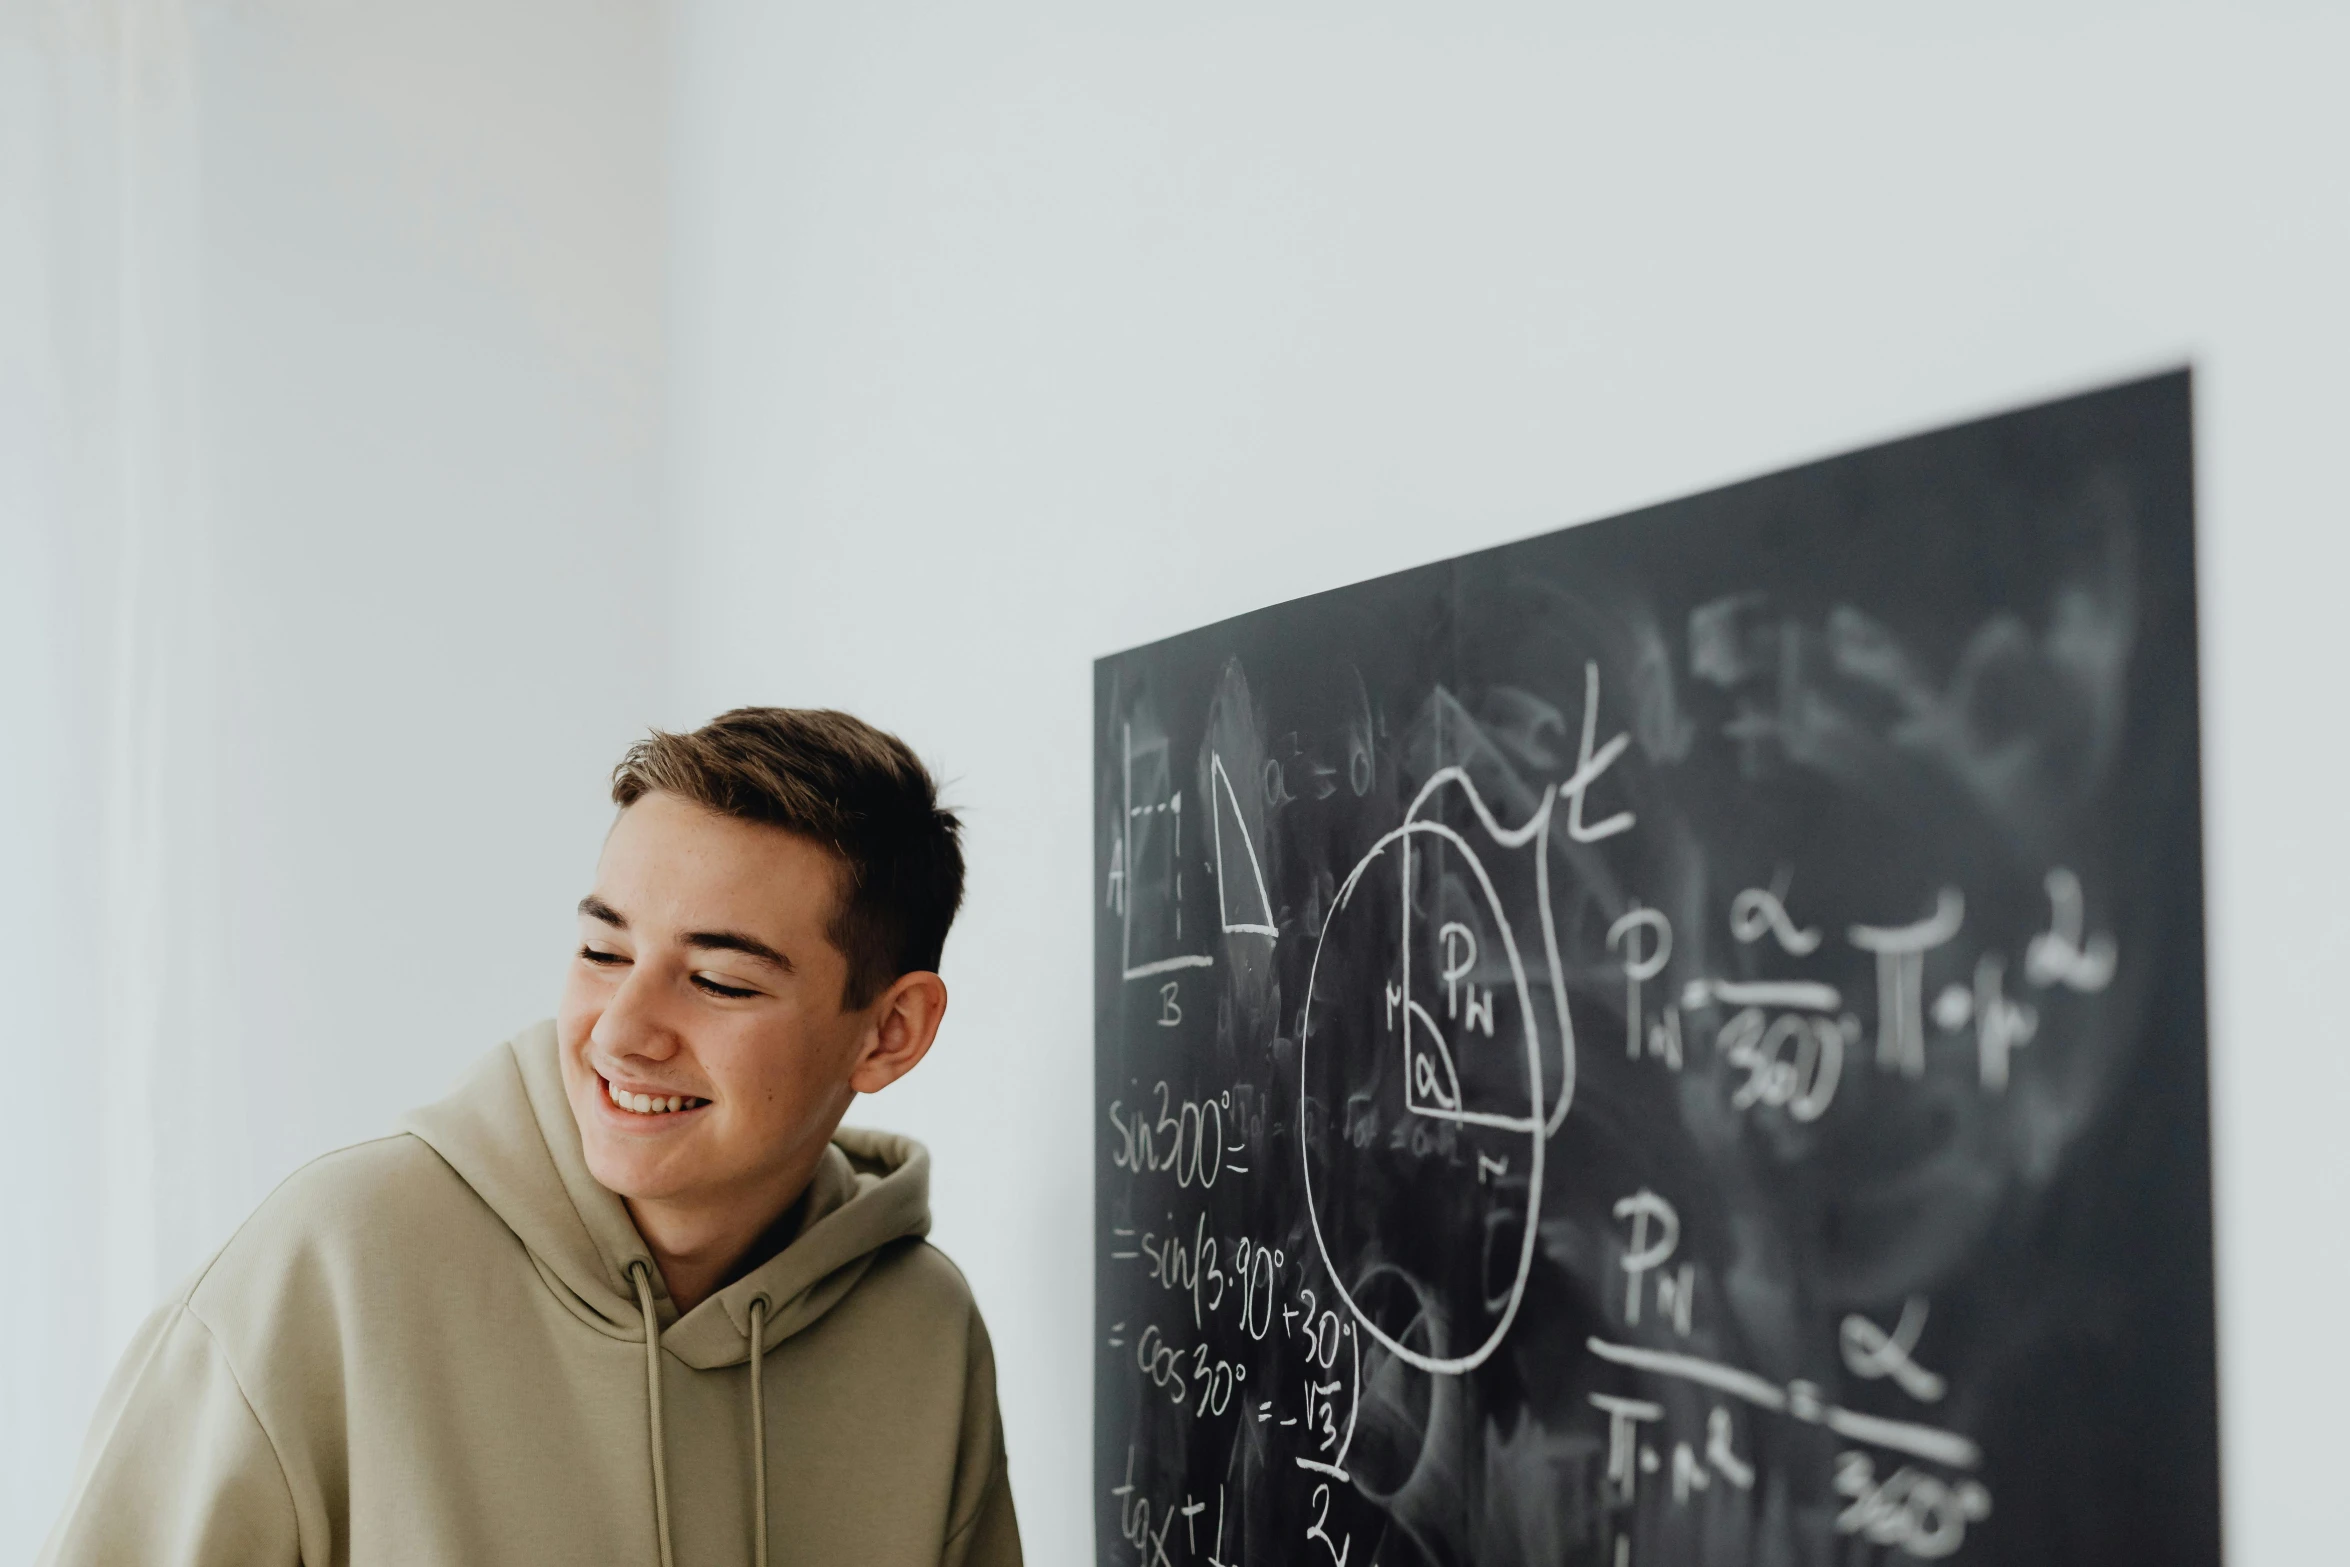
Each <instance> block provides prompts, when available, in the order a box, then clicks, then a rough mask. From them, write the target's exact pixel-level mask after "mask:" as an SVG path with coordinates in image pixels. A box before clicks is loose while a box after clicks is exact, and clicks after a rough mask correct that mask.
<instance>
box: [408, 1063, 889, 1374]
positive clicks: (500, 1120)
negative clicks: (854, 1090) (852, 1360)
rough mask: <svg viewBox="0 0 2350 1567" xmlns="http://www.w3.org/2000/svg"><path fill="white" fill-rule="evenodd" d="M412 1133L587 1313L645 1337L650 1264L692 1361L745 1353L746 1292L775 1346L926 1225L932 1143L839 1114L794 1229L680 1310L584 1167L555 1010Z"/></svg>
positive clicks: (662, 1314) (680, 1350) (665, 1339)
mask: <svg viewBox="0 0 2350 1567" xmlns="http://www.w3.org/2000/svg"><path fill="white" fill-rule="evenodd" d="M401 1125H402V1129H403V1130H405V1131H408V1132H412V1133H414V1134H415V1135H416V1136H417V1137H418V1138H420V1139H422V1140H423V1141H424V1142H425V1143H426V1144H427V1145H429V1146H430V1147H431V1148H432V1150H433V1151H434V1152H435V1153H437V1154H439V1155H440V1156H441V1158H442V1159H443V1160H445V1161H446V1162H447V1163H448V1165H449V1167H450V1168H451V1169H452V1170H454V1171H456V1172H457V1175H458V1176H459V1178H460V1179H462V1180H463V1181H464V1182H465V1183H466V1185H468V1186H470V1187H471V1188H472V1189H473V1191H474V1193H475V1194H476V1195H477V1196H479V1197H480V1198H481V1200H482V1201H483V1202H484V1203H485V1204H487V1205H488V1207H489V1208H490V1210H491V1212H493V1213H495V1214H496V1215H497V1216H498V1218H499V1219H500V1220H502V1221H503V1222H504V1223H505V1225H506V1227H507V1228H508V1229H509V1230H511V1231H513V1233H514V1237H515V1239H516V1240H518V1241H520V1242H521V1243H522V1247H523V1250H524V1251H525V1252H527V1253H528V1254H529V1256H530V1260H531V1263H532V1265H533V1266H534V1267H535V1268H536V1269H537V1270H538V1273H539V1277H540V1278H541V1279H542V1280H544V1281H545V1283H546V1285H547V1287H548V1288H549V1289H550V1290H552V1291H554V1292H555V1293H556V1295H557V1296H558V1297H559V1298H561V1299H562V1300H563V1302H564V1304H565V1305H566V1306H568V1307H569V1308H570V1309H571V1310H572V1311H573V1312H574V1313H576V1314H577V1315H578V1316H579V1317H580V1318H581V1319H582V1320H583V1321H585V1322H587V1323H588V1324H589V1325H590V1326H592V1327H595V1328H597V1329H599V1330H600V1331H603V1332H605V1333H609V1334H611V1335H612V1336H613V1337H615V1338H621V1339H632V1340H634V1339H642V1337H643V1336H644V1333H645V1324H644V1313H643V1311H642V1309H641V1308H640V1306H639V1304H638V1296H637V1292H636V1284H635V1281H634V1280H633V1279H632V1278H631V1269H632V1268H633V1267H636V1266H639V1265H641V1266H642V1267H643V1268H644V1269H645V1271H646V1272H647V1273H648V1274H649V1275H650V1277H651V1279H652V1284H653V1291H654V1295H655V1307H656V1310H657V1311H658V1313H659V1321H658V1323H657V1324H656V1325H655V1331H656V1332H657V1333H658V1334H659V1337H660V1340H661V1344H662V1347H663V1348H664V1349H666V1350H667V1351H668V1352H669V1353H670V1354H671V1355H674V1356H675V1357H677V1358H678V1359H679V1360H681V1361H683V1362H684V1363H685V1364H686V1365H688V1366H691V1367H693V1368H694V1369H696V1370H699V1371H707V1370H713V1369H715V1368H717V1367H720V1366H732V1365H739V1364H741V1363H742V1362H744V1361H745V1360H747V1359H749V1358H750V1333H751V1303H752V1302H753V1301H755V1300H758V1299H760V1298H762V1297H764V1298H765V1299H766V1301H767V1303H768V1313H769V1315H768V1319H767V1323H766V1326H765V1330H764V1333H763V1337H764V1339H765V1342H766V1343H767V1344H768V1345H770V1346H772V1345H774V1344H776V1343H778V1342H780V1341H782V1340H784V1339H787V1338H790V1337H791V1336H792V1335H793V1334H795V1333H799V1332H801V1331H803V1330H804V1329H806V1328H807V1327H808V1326H809V1325H810V1324H811V1323H814V1322H817V1321H820V1320H821V1319H822V1318H823V1316H824V1314H825V1313H826V1312H828V1311H830V1310H831V1309H832V1308H833V1307H834V1306H835V1305H837V1304H839V1302H840V1301H841V1299H842V1298H843V1297H844V1296H846V1295H847V1294H848V1292H849V1291H850V1290H851V1289H853V1288H855V1286H856V1284H857V1281H858V1280H859V1279H861V1278H862V1277H864V1274H865V1270H866V1269H867V1268H868V1267H869V1266H871V1264H872V1262H873V1259H874V1257H875V1255H876V1254H877V1253H879V1252H880V1251H881V1249H882V1248H884V1247H886V1246H888V1245H890V1244H891V1243H892V1242H894V1241H898V1240H902V1239H905V1238H907V1237H912V1236H922V1235H927V1234H928V1233H929V1231H930V1154H929V1152H928V1150H926V1149H925V1148H923V1146H922V1145H921V1144H920V1143H918V1142H915V1141H914V1140H913V1139H912V1138H908V1137H898V1136H894V1135H892V1134H889V1133H885V1132H869V1131H860V1130H857V1129H855V1128H851V1127H842V1128H841V1129H840V1130H839V1131H838V1132H836V1133H834V1134H833V1139H832V1143H831V1145H830V1146H829V1147H828V1148H826V1149H825V1151H824V1156H823V1158H822V1159H821V1160H820V1161H819V1162H818V1164H817V1166H816V1173H815V1176H814V1178H813V1179H812V1180H810V1182H809V1184H808V1191H807V1196H806V1198H805V1199H804V1201H803V1202H802V1204H801V1217H800V1222H799V1228H798V1231H797V1233H796V1234H795V1235H794V1236H793V1237H792V1239H791V1240H790V1241H789V1242H788V1243H787V1244H786V1245H785V1246H784V1247H783V1249H782V1250H780V1251H778V1252H777V1253H776V1254H775V1255H774V1256H773V1257H770V1258H769V1259H768V1260H767V1261H766V1262H764V1263H762V1264H760V1265H759V1266H758V1267H757V1268H754V1269H753V1270H751V1272H749V1273H748V1274H746V1275H744V1276H743V1277H742V1278H740V1279H737V1280H736V1281H734V1282H733V1283H732V1284H729V1285H727V1286H726V1287H725V1288H724V1289H722V1290H720V1291H718V1292H717V1293H716V1294H715V1295H712V1296H711V1297H710V1298H709V1299H707V1300H705V1301H703V1302H702V1303H701V1304H699V1305H697V1306H696V1307H694V1309H693V1310H692V1311H689V1312H687V1313H685V1314H684V1315H683V1316H682V1317H681V1316H679V1315H678V1313H677V1309H676V1306H675V1304H674V1303H673V1302H672V1301H671V1300H670V1298H669V1293H668V1286H667V1285H666V1284H665V1283H663V1282H662V1279H661V1269H660V1266H659V1264H658V1263H657V1262H656V1261H655V1260H654V1258H653V1253H652V1249H651V1248H650V1247H648V1246H647V1245H646V1244H645V1242H644V1237H642V1236H641V1235H639V1234H638V1233H637V1229H636V1225H635V1223H634V1221H632V1220H631V1219H630V1218H629V1215H628V1208H627V1206H626V1205H625V1204H623V1203H622V1202H621V1200H620V1198H619V1197H618V1196H617V1195H616V1194H614V1193H613V1192H612V1191H610V1190H609V1189H607V1188H606V1187H604V1186H601V1185H599V1184H598V1183H597V1181H596V1179H595V1177H594V1176H592V1175H590V1174H589V1173H588V1168H587V1156H586V1154H585V1152H584V1151H583V1150H582V1148H581V1146H580V1140H579V1123H578V1122H577V1121H576V1120H574V1119H573V1117H572V1113H571V1101H570V1099H569V1098H568V1097H567V1096H566V1095H565V1094H564V1091H563V1074H562V1068H561V1065H560V1063H559V1062H558V1060H557V1059H556V1043H555V1025H554V1024H553V1023H552V1022H545V1023H541V1024H539V1025H538V1026H537V1027H535V1028H531V1029H528V1030H526V1031H525V1032H523V1033H522V1034H520V1035H517V1036H516V1037H515V1038H514V1039H513V1040H512V1041H511V1042H510V1043H509V1044H508V1045H507V1046H506V1048H505V1049H503V1050H498V1051H494V1052H492V1053H491V1054H490V1056H489V1057H488V1058H487V1059H485V1060H484V1061H483V1062H482V1063H481V1065H480V1066H479V1067H477V1068H476V1069H475V1070H474V1072H473V1074H472V1075H471V1076H470V1077H469V1078H467V1079H466V1081H465V1082H464V1083H463V1084H462V1085H461V1086H460V1087H459V1088H458V1090H457V1091H456V1092H455V1093H453V1094H451V1095H450V1096H449V1097H448V1098H446V1099H443V1100H441V1101H440V1102H439V1103H437V1104H433V1105H428V1106H426V1107H425V1108H423V1109H421V1110H416V1111H412V1112H410V1113H409V1114H408V1115H407V1116H406V1117H404V1118H403V1120H402V1123H401Z"/></svg>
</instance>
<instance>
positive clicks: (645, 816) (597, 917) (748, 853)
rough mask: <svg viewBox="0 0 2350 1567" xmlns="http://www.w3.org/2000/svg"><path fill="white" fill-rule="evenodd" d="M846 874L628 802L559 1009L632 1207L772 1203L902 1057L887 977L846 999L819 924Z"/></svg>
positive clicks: (605, 1175)
mask: <svg viewBox="0 0 2350 1567" xmlns="http://www.w3.org/2000/svg"><path fill="white" fill-rule="evenodd" d="M839 874H840V872H839V865H838V862H837V861H836V860H835V859H834V858H833V856H832V855H831V853H830V852H829V851H827V850H825V849H824V848H822V847H820V846H819V845H817V844H815V843H813V842H811V841H810V840H808V839H806V838H802V837H799V836H797V835H796V834H793V833H789V832H785V831H783V830H782V829H780V828H775V827H767V826H762V825H760V824H758V823H754V822H745V821H738V820H736V819H734V818H732V817H727V816H721V815H718V814H717V813H716V812H713V811H708V810H705V809H703V808H702V807H700V806H698V805H695V804H693V803H691V802H689V801H687V800H684V799H682V798H680V797H678V796H676V795H671V794H659V793H656V794H650V795H646V796H645V797H643V798H642V799H640V800H638V801H637V802H636V803H635V804H634V805H632V806H630V807H629V808H628V809H627V810H625V811H623V812H622V813H621V815H620V819H619V821H618V822H617V823H616V824H615V825H614V826H613V828H612V834H611V836H610V837H609V838H608V839H606V840H605V843H604V853H603V857H602V859H601V860H600V861H599V862H598V863H597V866H596V881H595V890H594V892H592V893H590V894H589V895H588V897H586V898H585V899H583V900H582V901H581V903H580V914H579V935H580V944H579V947H578V950H577V951H576V952H575V953H574V954H573V956H572V959H571V964H570V967H569V969H568V970H567V972H566V974H565V978H564V984H563V997H562V1002H561V1005H560V1007H559V1008H558V1010H557V1013H556V1020H555V1026H556V1034H557V1038H558V1040H559V1041H560V1045H561V1057H562V1062H563V1083H564V1088H565V1091H566V1093H567V1094H568V1096H569V1098H570V1101H571V1112H572V1114H573V1115H574V1116H575V1117H576V1118H577V1119H578V1121H579V1135H580V1142H581V1144H582V1145H583V1147H584V1148H585V1150H586V1153H587V1165H588V1170H589V1173H591V1174H592V1175H594V1176H595V1178H596V1179H597V1180H598V1181H599V1182H601V1183H602V1184H603V1185H605V1186H607V1187H609V1188H610V1189H611V1190H613V1191H615V1192H617V1193H619V1194H620V1195H621V1196H622V1197H625V1198H627V1199H629V1200H630V1201H631V1202H632V1203H640V1204H641V1203H654V1204H659V1205H663V1206H668V1207H683V1208H706V1209H712V1210H718V1211H724V1210H729V1209H733V1208H735V1207H736V1206H737V1205H741V1206H742V1208H743V1211H745V1212H749V1213H760V1214H765V1215H767V1216H770V1217H771V1216H772V1215H773V1214H774V1213H776V1212H780V1211H781V1210H782V1208H783V1207H784V1206H787V1205H788V1204H789V1203H790V1202H792V1201H793V1200H795V1199H796V1198H797V1197H798V1195H799V1191H800V1189H801V1187H802V1186H804V1184H805V1183H806V1181H807V1179H808V1175H809V1173H810V1172H811V1171H812V1170H813V1169H814V1167H815V1163H816V1160H817V1159H818V1157H819V1156H820V1155H821V1154H822V1152H823V1148H824V1144H825V1142H826V1141H827V1140H828V1139H829V1138H830V1137H831V1136H832V1133H833V1130H834V1128H835V1127H837V1126H838V1125H839V1124H840V1118H841V1115H842V1114H843V1112H845V1111H846V1110H847V1108H848V1105H849V1102H850V1100H851V1099H852V1098H853V1097H854V1096H855V1093H856V1092H858V1091H864V1092H871V1091H872V1090H873V1089H875V1088H879V1087H881V1086H883V1084H885V1083H886V1082H888V1081H889V1080H890V1079H891V1078H894V1077H895V1076H897V1075H898V1072H900V1071H903V1070H905V1068H906V1067H907V1066H910V1065H911V1064H912V1063H911V1062H910V1061H909V1062H906V1063H904V1064H903V1065H897V1066H895V1069H894V1070H892V1069H891V1067H892V1065H893V1063H892V1062H890V1061H889V1060H888V1059H887V1056H888V1052H887V1050H886V1048H881V1045H882V1039H881V1036H882V1034H884V1033H885V1032H886V1031H887V1030H886V1028H883V1027H877V1022H879V1023H881V1024H886V1023H887V1022H888V1008H889V1005H890V1001H891V996H892V992H891V991H885V992H884V993H883V995H882V996H880V997H878V998H876V1000H875V1002H874V1004H873V1005H871V1006H868V1007H865V1008H863V1009H860V1010H857V1011H853V1012H852V1011H845V1010H843V1008H842V1006H841V996H842V988H843V984H844V982H845V981H846V979H847V976H848V961H847V959H846V958H845V957H844V956H843V955H842V953H841V951H840V949H839V948H837V947H835V946H834V945H833V944H832V941H831V938H830V937H828V936H827V935H826V934H825V926H826V925H827V923H828V922H829V921H830V919H831V917H832V913H833V909H834V905H835V899H836V898H837V896H838V882H839ZM940 999H941V1001H942V1002H943V999H944V997H943V992H942V993H941V997H940ZM932 1026H933V1027H935V1020H933V1025H932ZM923 1043H924V1044H925V1045H927V1043H928V1041H927V1039H925V1040H924V1041H923ZM918 1055H919V1052H917V1057H918ZM616 1095H618V1096H620V1097H619V1098H618V1099H616V1097H615V1096H616ZM655 1103H657V1104H658V1106H659V1108H657V1109H652V1108H648V1109H645V1110H640V1109H638V1108H636V1107H637V1106H638V1105H639V1104H646V1105H648V1106H650V1105H653V1104H655ZM670 1105H676V1106H678V1108H676V1109H670V1108H668V1107H669V1106H670Z"/></svg>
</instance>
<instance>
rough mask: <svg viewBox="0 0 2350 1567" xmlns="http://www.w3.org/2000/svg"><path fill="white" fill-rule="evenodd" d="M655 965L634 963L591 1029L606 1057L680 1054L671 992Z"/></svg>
mask: <svg viewBox="0 0 2350 1567" xmlns="http://www.w3.org/2000/svg"><path fill="white" fill-rule="evenodd" d="M654 967H655V965H652V964H648V963H642V962H640V963H637V964H635V965H634V966H632V967H631V968H630V969H629V971H628V977H627V978H626V979H623V980H622V981H621V982H620V986H619V988H618V989H617V990H615V991H613V993H612V996H611V999H610V1000H608V1001H606V1002H605V1004H604V1010H603V1011H602V1012H601V1013H599V1014H598V1015H597V1017H596V1025H595V1027H594V1028H592V1029H590V1030H588V1041H589V1043H590V1044H592V1045H594V1046H595V1049H596V1053H597V1054H599V1055H601V1056H602V1057H603V1058H604V1059H605V1060H607V1061H620V1060H636V1061H666V1060H668V1059H669V1058H670V1057H671V1056H674V1055H676V1054H677V1052H678V1049H679V1046H680V1044H681V1040H680V1038H679V1035H678V1031H677V1028H676V1026H675V1024H674V1023H673V1022H672V1020H671V1019H670V1018H669V1017H668V1015H667V1012H668V1008H667V1005H666V1002H667V1000H668V998H669V996H670V994H671V992H670V990H669V987H667V986H665V985H663V984H662V983H661V982H660V977H659V976H658V975H657V974H655V973H653V972H652V969H653V968H654Z"/></svg>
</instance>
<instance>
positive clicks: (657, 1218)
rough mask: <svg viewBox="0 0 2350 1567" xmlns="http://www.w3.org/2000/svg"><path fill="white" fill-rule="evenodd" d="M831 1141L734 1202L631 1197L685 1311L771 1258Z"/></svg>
mask: <svg viewBox="0 0 2350 1567" xmlns="http://www.w3.org/2000/svg"><path fill="white" fill-rule="evenodd" d="M827 1146H829V1145H828V1144H826V1143H819V1144H817V1145H816V1149H815V1153H814V1154H813V1155H812V1156H811V1157H810V1158H809V1159H808V1160H807V1161H806V1162H805V1163H804V1164H802V1165H801V1166H800V1167H799V1168H797V1169H795V1170H793V1171H790V1172H787V1173H786V1175H785V1176H784V1178H783V1179H782V1180H780V1181H778V1182H776V1183H773V1184H772V1185H770V1186H769V1187H767V1188H766V1189H765V1190H764V1191H762V1192H761V1193H760V1194H759V1195H757V1196H756V1197H752V1198H748V1199H743V1200H737V1201H732V1202H708V1201H702V1202H677V1201H664V1200H657V1199H644V1198H635V1197H630V1198H625V1199H623V1200H624V1201H625V1202H626V1203H627V1205H628V1215H629V1217H630V1218H631V1219H634V1220H635V1221H636V1230H637V1233H638V1234H639V1235H641V1236H643V1237H644V1239H645V1245H646V1246H647V1247H648V1248H649V1249H650V1250H651V1251H652V1253H653V1261H654V1262H655V1264H657V1265H658V1266H659V1267H660V1269H661V1280H662V1282H663V1283H665V1284H667V1285H668V1286H669V1298H670V1300H672V1301H673V1302H675V1303H676V1306H677V1312H678V1315H679V1316H683V1315H685V1313H687V1312H689V1311H691V1310H693V1309H694V1308H695V1307H696V1306H699V1305H700V1304H701V1303H702V1302H703V1301H705V1300H708V1299H709V1298H710V1297H711V1296H712V1295H715V1294H717V1293H718V1291H720V1290H722V1289H724V1288H725V1287H726V1286H727V1285H729V1284H731V1283H733V1282H734V1281H735V1280H736V1279H738V1278H740V1277H742V1276H743V1275H744V1274H745V1273H748V1272H749V1271H750V1270H751V1269H753V1268H755V1267H757V1266H758V1265H759V1264H760V1263H762V1262H764V1261H766V1260H767V1259H768V1258H769V1257H772V1256H773V1255H775V1253H776V1252H778V1251H780V1250H782V1248H783V1246H784V1245H785V1244H786V1243H787V1242H789V1240H790V1239H791V1234H792V1232H793V1231H794V1230H796V1229H797V1228H798V1210H799V1205H800V1199H801V1198H802V1197H804V1196H806V1195H807V1191H808V1183H809V1181H810V1180H812V1179H813V1178H814V1177H815V1174H816V1161H817V1160H818V1159H820V1158H822V1157H823V1153H824V1149H825V1148H826V1147H827Z"/></svg>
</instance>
